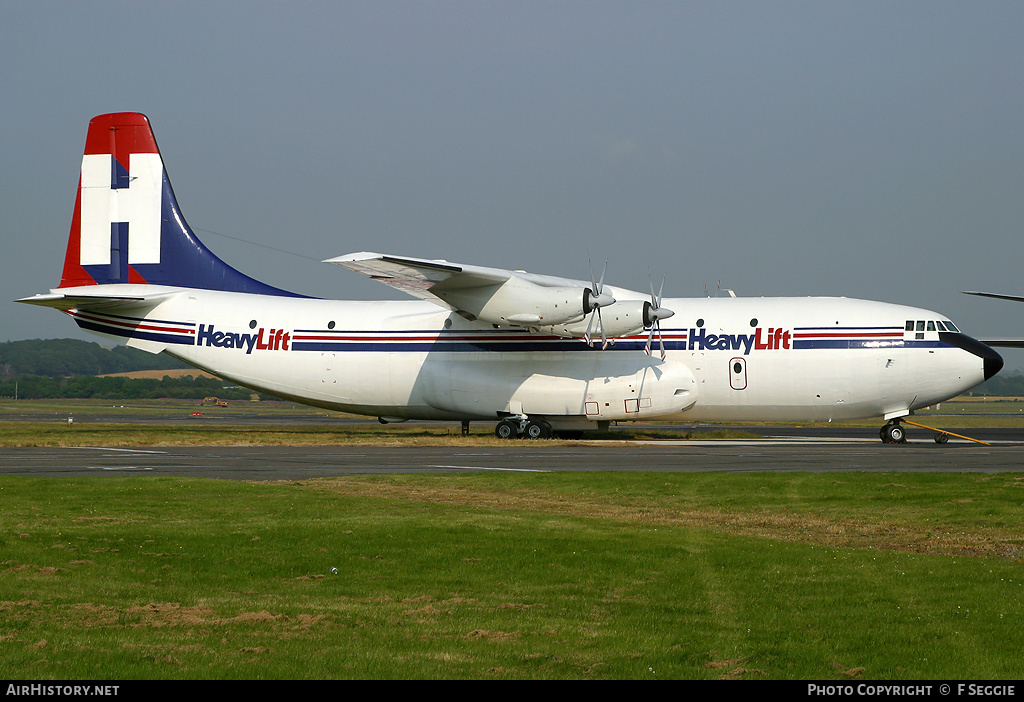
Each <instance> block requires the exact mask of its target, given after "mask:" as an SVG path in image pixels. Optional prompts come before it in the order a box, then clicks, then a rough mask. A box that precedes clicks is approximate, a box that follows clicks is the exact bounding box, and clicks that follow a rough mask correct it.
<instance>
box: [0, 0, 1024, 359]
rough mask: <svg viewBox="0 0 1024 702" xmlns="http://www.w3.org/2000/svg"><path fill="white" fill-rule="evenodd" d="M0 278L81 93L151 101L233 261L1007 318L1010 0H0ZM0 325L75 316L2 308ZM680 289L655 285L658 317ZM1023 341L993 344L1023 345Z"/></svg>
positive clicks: (179, 177)
mask: <svg viewBox="0 0 1024 702" xmlns="http://www.w3.org/2000/svg"><path fill="white" fill-rule="evenodd" d="M0 20H2V21H0V59H2V62H3V63H2V65H3V66H4V67H5V68H4V71H3V74H2V78H0V85H2V88H3V91H2V103H0V120H2V125H0V127H2V129H3V133H4V137H3V139H2V140H0V149H2V151H0V153H2V161H0V163H2V170H0V212H2V215H3V217H2V220H0V222H2V225H0V226H2V227H3V230H2V234H0V236H2V239H0V240H2V242H3V256H2V257H0V286H2V298H3V299H6V300H13V299H15V298H18V297H23V296H26V295H31V294H34V293H39V292H46V291H47V290H48V289H49V288H51V287H54V286H56V285H57V284H58V282H59V278H60V270H61V265H62V262H63V255H64V248H65V245H66V240H67V235H68V230H69V227H70V222H71V213H72V209H73V205H74V198H75V188H76V186H77V182H78V174H79V168H80V164H81V154H82V147H83V145H84V143H85V134H86V129H87V127H88V122H89V120H90V119H91V118H92V117H93V116H95V115H97V114H101V113H105V112H116V111H138V112H143V113H145V114H146V115H148V116H149V118H150V121H151V123H152V125H153V128H154V131H155V133H156V138H157V141H158V143H159V144H160V147H161V150H162V152H163V156H164V162H165V165H166V167H167V170H168V174H169V176H170V179H171V183H172V184H173V186H174V189H175V193H176V194H177V197H178V201H179V204H180V205H181V207H182V209H183V211H184V214H185V217H186V218H187V219H188V221H189V223H190V224H191V225H192V226H193V228H194V229H196V231H197V233H198V234H199V236H200V237H201V238H202V239H203V241H204V242H205V243H206V244H207V245H208V246H209V247H210V248H212V249H213V250H214V251H215V252H217V253H218V254H219V255H220V256H221V257H222V258H224V259H225V260H226V261H228V262H229V263H231V264H232V265H234V266H235V267H237V268H239V269H240V270H242V271H244V272H246V273H249V274H250V275H253V276H254V277H256V278H259V279H261V280H264V281H265V282H268V283H271V284H273V285H276V286H279V287H284V288H287V289H291V290H295V291H297V292H303V293H307V294H312V295H316V296H320V297H332V298H345V299H348V298H351V299H374V298H396V297H400V293H397V292H395V291H392V290H390V289H389V288H387V287H385V286H382V285H379V284H375V283H373V282H372V281H369V280H367V279H365V278H363V276H360V275H358V274H356V273H352V272H349V271H346V270H344V269H341V268H338V267H336V266H331V265H329V264H324V263H320V261H321V260H323V259H325V258H329V257H332V256H338V255H341V254H344V253H350V252H353V251H363V250H369V251H380V252H387V253H396V254H406V255H412V256H422V257H428V258H445V259H448V260H452V261H459V262H465V263H474V264H480V265H488V266H496V267H503V268H514V269H527V270H530V271H534V272H538V273H549V274H555V275H564V276H569V277H577V278H587V277H588V276H589V265H588V259H593V261H594V266H595V268H598V269H600V267H601V266H603V265H604V261H605V260H607V261H608V274H607V280H608V282H611V283H614V284H616V285H622V286H625V287H633V288H636V289H640V290H645V289H647V287H648V282H647V281H648V278H649V277H650V276H653V277H654V278H655V279H656V280H660V279H661V277H662V276H663V275H667V283H666V285H665V290H666V295H669V296H694V297H700V296H703V295H704V294H705V286H707V289H708V291H709V293H710V294H715V293H716V290H717V288H718V286H719V281H720V284H721V287H723V288H732V289H734V290H735V291H736V292H737V294H739V295H743V296H762V295H797V296H804V295H843V296H847V297H862V298H868V299H877V300H885V301H890V302H899V303H906V304H912V305H917V306H921V307H926V308H929V309H932V310H936V311H938V312H940V313H942V314H944V315H946V316H949V317H950V318H952V319H953V320H954V321H955V322H957V323H958V324H959V325H960V326H961V328H963V329H964V330H965V331H967V332H968V333H971V334H972V335H975V336H980V337H984V336H986V335H988V336H991V335H1004V336H1005V335H1010V336H1019V337H1024V304H1015V303H1011V302H1004V301H999V300H986V299H981V298H975V297H970V296H966V295H963V294H961V292H960V291H962V290H991V291H996V292H1008V293H1015V294H1024V276H1022V275H1021V273H1020V267H1021V259H1022V250H1024V239H1022V237H1021V235H1020V234H1021V228H1022V225H1024V41H1022V39H1021V38H1022V36H1024V3H1022V2H1020V1H1019V0H1012V1H1005V2H1003V1H1000V2H986V1H984V0H982V1H979V0H972V1H971V2H941V1H937V0H928V1H926V2H913V1H908V0H900V1H899V2H896V1H892V2H871V1H868V0H857V1H855V2H852V1H851V2H840V1H834V2H786V1H780V0H774V1H772V2H752V1H744V2H725V1H719V0H716V1H714V2H684V1H674V2H642V1H636V0H631V1H629V2H600V1H596V0H587V1H586V2H573V1H569V0H562V1H549V2H532V1H529V0H514V1H511V0H509V1H503V2H487V1H484V0H475V1H466V2H462V1H458V2H455V1H452V2H445V1H438V2H422V1H421V2H389V1H388V0H373V1H371V2H345V1H336V2H302V1H298V0H297V1H293V2H287V3H286V2H261V1H253V0H249V1H247V2H216V1H212V0H203V1H202V2H160V3H155V2H137V1H132V2H105V1H98V0H93V1H90V2H48V1H46V0H33V2H22V3H4V4H3V5H2V7H0ZM0 304H2V305H3V307H2V309H3V313H2V319H3V322H4V323H3V326H2V332H0V341H6V340H15V339H27V338H52V337H65V336H71V337H76V338H83V339H90V340H98V337H94V336H90V335H88V334H85V333H82V332H79V331H78V329H77V327H76V326H75V325H74V324H73V323H72V322H71V321H70V320H69V319H66V318H64V317H63V316H62V315H60V314H59V313H57V312H53V311H51V310H46V309H41V308H34V307H29V306H26V305H16V304H12V303H0ZM678 311H679V310H677V312H678ZM1018 353H1020V352H1007V353H1006V354H1004V355H1005V356H1006V358H1007V361H1008V364H1007V365H1008V367H1010V368H1013V367H1021V366H1024V362H1020V361H1017V358H1018V357H1017V356H1016V355H1014V354H1018Z"/></svg>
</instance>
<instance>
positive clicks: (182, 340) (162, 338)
mask: <svg viewBox="0 0 1024 702" xmlns="http://www.w3.org/2000/svg"><path fill="white" fill-rule="evenodd" d="M75 323H76V324H78V326H79V327H81V328H82V329H86V330H88V331H93V332H99V333H100V334H110V335H113V336H120V337H124V338H125V339H143V340H145V341H159V342H162V343H165V344H184V345H186V346H193V345H194V344H195V337H194V336H192V335H191V334H189V335H187V336H185V335H182V334H161V333H159V332H149V331H142V330H139V329H125V328H123V327H115V326H110V325H107V324H97V323H96V322H90V321H87V320H84V319H76V320H75Z"/></svg>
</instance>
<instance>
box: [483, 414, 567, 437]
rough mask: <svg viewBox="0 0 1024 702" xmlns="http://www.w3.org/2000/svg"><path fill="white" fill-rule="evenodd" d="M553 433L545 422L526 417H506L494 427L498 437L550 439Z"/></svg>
mask: <svg viewBox="0 0 1024 702" xmlns="http://www.w3.org/2000/svg"><path fill="white" fill-rule="evenodd" d="M553 434H554V432H553V431H552V429H551V425H550V424H548V423H547V422H545V421H543V420H540V421H538V420H535V419H527V418H526V417H507V418H505V419H503V420H501V421H500V422H498V426H496V427H495V428H494V435H495V436H497V437H498V438H499V439H520V438H523V439H550V438H551V437H552V435H553Z"/></svg>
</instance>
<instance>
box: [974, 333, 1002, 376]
mask: <svg viewBox="0 0 1024 702" xmlns="http://www.w3.org/2000/svg"><path fill="white" fill-rule="evenodd" d="M978 343H981V342H978ZM981 345H982V346H985V344H981ZM985 351H986V354H985V355H984V356H982V358H983V359H985V380H988V379H989V378H991V377H992V376H993V375H995V374H996V373H998V372H999V371H1001V370H1002V369H1003V357H1002V356H1000V355H999V354H998V353H996V352H995V351H994V350H993V349H992V348H991V347H990V346H985Z"/></svg>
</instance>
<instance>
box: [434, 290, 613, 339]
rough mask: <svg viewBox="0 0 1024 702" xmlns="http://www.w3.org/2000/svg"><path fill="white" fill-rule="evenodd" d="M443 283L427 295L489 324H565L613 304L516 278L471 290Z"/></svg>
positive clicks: (609, 299) (587, 294) (608, 299)
mask: <svg viewBox="0 0 1024 702" xmlns="http://www.w3.org/2000/svg"><path fill="white" fill-rule="evenodd" d="M447 283H448V281H445V283H439V284H437V285H434V286H433V287H431V289H430V292H431V293H432V294H433V295H435V296H437V297H439V298H440V299H442V300H444V301H445V302H446V303H448V304H449V305H451V306H452V307H453V308H455V310H456V311H458V313H459V314H461V315H462V316H463V317H466V318H468V319H480V320H483V321H485V322H491V323H492V324H502V325H505V324H513V325H516V326H522V327H548V326H551V325H555V324H569V323H573V322H579V321H581V320H583V319H584V318H585V317H586V315H588V314H590V312H591V311H593V310H595V309H597V308H599V307H606V306H608V305H611V304H613V303H614V302H615V298H613V297H612V296H610V295H606V294H599V293H595V292H594V291H593V290H591V289H590V288H583V287H548V286H544V285H537V284H536V283H532V282H530V281H528V280H525V279H523V278H518V277H512V278H509V279H508V280H506V281H504V282H503V283H501V284H495V285H474V286H472V287H462V286H457V285H455V284H447ZM584 326H586V325H584ZM580 335H581V336H582V333H581V334H580Z"/></svg>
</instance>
